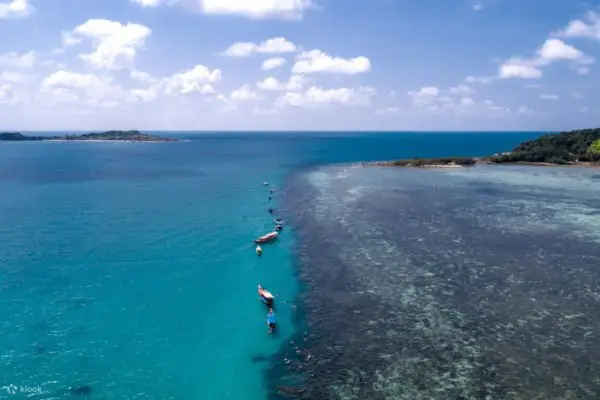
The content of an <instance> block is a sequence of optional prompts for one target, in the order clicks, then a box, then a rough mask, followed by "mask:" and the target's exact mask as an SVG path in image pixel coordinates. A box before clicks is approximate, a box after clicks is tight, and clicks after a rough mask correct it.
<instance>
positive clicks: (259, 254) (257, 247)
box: [256, 245, 262, 256]
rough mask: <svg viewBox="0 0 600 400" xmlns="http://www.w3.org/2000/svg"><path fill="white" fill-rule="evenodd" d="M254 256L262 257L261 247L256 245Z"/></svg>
mask: <svg viewBox="0 0 600 400" xmlns="http://www.w3.org/2000/svg"><path fill="white" fill-rule="evenodd" d="M256 255H258V256H261V255H262V247H260V246H259V245H256Z"/></svg>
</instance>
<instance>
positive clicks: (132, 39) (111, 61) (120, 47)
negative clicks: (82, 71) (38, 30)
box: [63, 19, 152, 69]
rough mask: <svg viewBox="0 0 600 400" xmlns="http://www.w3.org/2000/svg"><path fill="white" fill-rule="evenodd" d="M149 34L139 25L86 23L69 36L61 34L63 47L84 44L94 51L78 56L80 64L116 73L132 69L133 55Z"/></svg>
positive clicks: (109, 22) (99, 21)
mask: <svg viewBox="0 0 600 400" xmlns="http://www.w3.org/2000/svg"><path fill="white" fill-rule="evenodd" d="M151 33H152V31H151V30H150V28H148V27H146V26H144V25H140V24H134V23H131V22H129V23H127V24H122V23H120V22H117V21H110V20H106V19H90V20H88V21H87V22H85V23H83V24H81V25H79V26H78V27H76V28H75V29H74V30H73V31H72V32H66V33H63V44H64V45H76V44H79V43H81V42H83V41H85V40H87V41H89V42H90V43H91V44H92V46H93V47H94V51H93V52H91V53H86V54H81V55H80V56H79V57H80V58H81V59H82V60H84V61H86V62H88V63H89V64H90V65H91V66H93V67H95V68H102V69H120V68H126V67H131V66H132V63H133V60H134V59H135V56H136V54H137V51H138V50H140V49H141V48H143V47H144V45H145V43H146V39H147V38H148V36H150V34H151Z"/></svg>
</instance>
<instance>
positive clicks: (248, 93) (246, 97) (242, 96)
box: [229, 85, 262, 101]
mask: <svg viewBox="0 0 600 400" xmlns="http://www.w3.org/2000/svg"><path fill="white" fill-rule="evenodd" d="M229 98H230V99H232V100H238V101H256V100H261V99H262V96H261V95H259V94H258V93H257V92H255V91H254V90H252V88H251V87H250V85H244V86H242V87H241V88H239V89H236V90H234V91H233V92H231V95H230V96H229Z"/></svg>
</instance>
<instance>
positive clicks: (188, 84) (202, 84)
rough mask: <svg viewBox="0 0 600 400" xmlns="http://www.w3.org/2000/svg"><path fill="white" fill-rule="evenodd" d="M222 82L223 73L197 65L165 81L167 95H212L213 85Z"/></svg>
mask: <svg viewBox="0 0 600 400" xmlns="http://www.w3.org/2000/svg"><path fill="white" fill-rule="evenodd" d="M219 80H221V71H220V70H218V69H213V70H210V69H209V68H207V67H205V66H204V65H196V66H195V67H194V68H192V69H190V70H187V71H183V72H180V73H177V74H174V75H173V76H171V77H169V78H166V79H165V80H164V81H163V84H164V86H165V90H166V92H167V94H170V95H173V94H189V93H193V92H198V93H201V94H212V93H214V92H215V91H214V89H213V87H212V85H211V84H212V83H215V82H218V81H219Z"/></svg>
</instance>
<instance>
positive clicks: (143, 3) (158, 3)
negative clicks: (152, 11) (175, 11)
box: [130, 0, 165, 7]
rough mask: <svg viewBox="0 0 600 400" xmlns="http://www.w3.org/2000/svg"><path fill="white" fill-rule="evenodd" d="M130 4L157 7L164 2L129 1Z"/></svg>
mask: <svg viewBox="0 0 600 400" xmlns="http://www.w3.org/2000/svg"><path fill="white" fill-rule="evenodd" d="M130 1H131V2H132V3H135V4H137V5H139V6H142V7H158V6H159V5H161V4H163V3H165V1H164V0H130Z"/></svg>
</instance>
